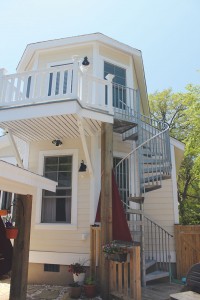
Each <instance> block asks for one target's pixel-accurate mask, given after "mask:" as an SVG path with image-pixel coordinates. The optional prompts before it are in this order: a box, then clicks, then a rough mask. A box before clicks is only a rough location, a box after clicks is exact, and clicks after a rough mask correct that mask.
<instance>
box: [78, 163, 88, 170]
mask: <svg viewBox="0 0 200 300" xmlns="http://www.w3.org/2000/svg"><path fill="white" fill-rule="evenodd" d="M86 169H87V166H86V165H85V164H84V160H82V161H81V165H80V168H79V170H78V171H79V172H86Z"/></svg>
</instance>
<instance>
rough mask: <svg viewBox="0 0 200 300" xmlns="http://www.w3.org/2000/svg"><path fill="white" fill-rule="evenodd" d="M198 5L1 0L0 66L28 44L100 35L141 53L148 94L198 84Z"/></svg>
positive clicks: (144, 0) (197, 1) (10, 66)
mask: <svg viewBox="0 0 200 300" xmlns="http://www.w3.org/2000/svg"><path fill="white" fill-rule="evenodd" d="M199 15H200V0H167V1H166V0H137V1H136V0H124V1H121V0H118V1H117V0H116V1H114V0H107V1H106V0H98V1H97V0H85V1H83V0H72V1H71V0H70V1H69V0H56V1H51V0H40V1H39V0H0V38H1V43H0V67H4V68H6V69H7V70H8V72H9V73H14V72H15V69H16V66H17V64H18V62H19V60H20V57H21V55H22V53H23V51H24V49H25V47H26V45H27V44H28V43H33V42H38V41H43V40H48V39H56V38H63V37H68V36H75V35H80V34H87V33H94V32H101V33H103V34H105V35H108V36H110V37H112V38H114V39H116V40H118V41H120V42H123V43H125V44H128V45H130V46H132V47H134V48H137V49H140V50H141V51H142V53H143V61H144V68H145V73H146V82H147V89H148V92H149V93H153V92H155V91H156V90H158V91H161V90H163V89H164V88H168V87H171V88H172V89H173V91H174V92H179V91H180V92H183V91H184V87H185V86H186V84H188V83H193V84H200V72H199V71H197V70H200V17H199Z"/></svg>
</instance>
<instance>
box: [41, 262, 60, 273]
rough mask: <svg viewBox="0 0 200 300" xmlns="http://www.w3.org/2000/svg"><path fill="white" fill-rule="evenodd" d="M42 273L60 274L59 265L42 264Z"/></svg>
mask: <svg viewBox="0 0 200 300" xmlns="http://www.w3.org/2000/svg"><path fill="white" fill-rule="evenodd" d="M44 272H60V265H52V264H44Z"/></svg>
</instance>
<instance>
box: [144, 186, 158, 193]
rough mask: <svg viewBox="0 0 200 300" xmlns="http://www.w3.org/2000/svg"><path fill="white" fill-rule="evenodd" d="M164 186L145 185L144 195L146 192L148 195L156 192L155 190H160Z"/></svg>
mask: <svg viewBox="0 0 200 300" xmlns="http://www.w3.org/2000/svg"><path fill="white" fill-rule="evenodd" d="M161 187H162V186H161V185H160V184H156V185H145V189H144V187H143V190H142V193H144V190H145V192H146V193H148V192H151V191H154V190H158V189H160V188H161Z"/></svg>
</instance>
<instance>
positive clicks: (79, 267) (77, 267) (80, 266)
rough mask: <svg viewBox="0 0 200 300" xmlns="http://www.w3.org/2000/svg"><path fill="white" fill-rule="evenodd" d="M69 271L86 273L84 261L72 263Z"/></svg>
mask: <svg viewBox="0 0 200 300" xmlns="http://www.w3.org/2000/svg"><path fill="white" fill-rule="evenodd" d="M68 271H69V272H71V273H74V274H76V275H78V274H80V273H85V272H86V267H85V266H84V263H81V262H76V263H72V264H71V265H69V269H68Z"/></svg>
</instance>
